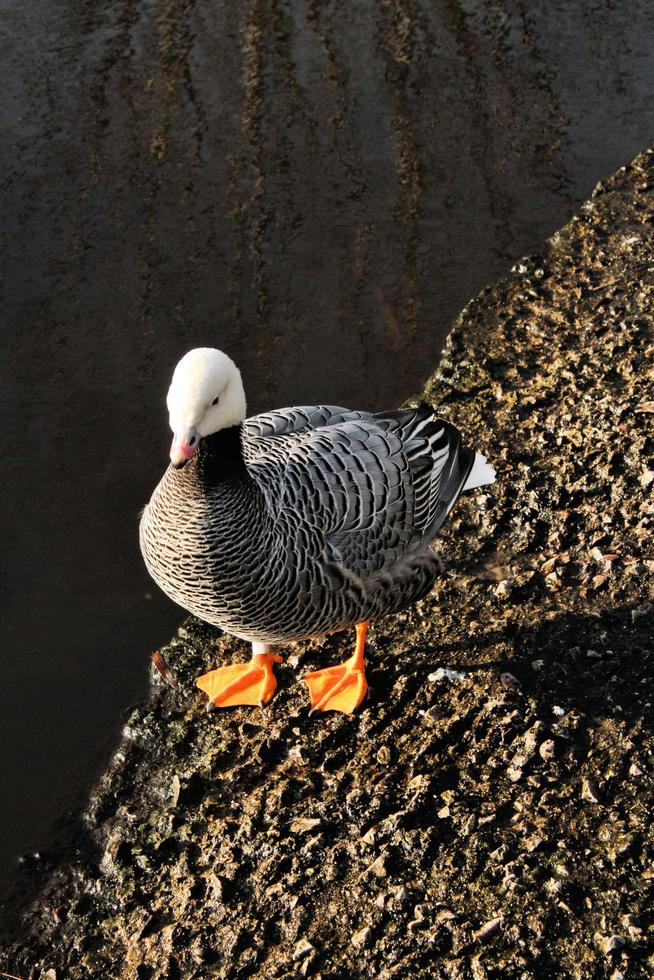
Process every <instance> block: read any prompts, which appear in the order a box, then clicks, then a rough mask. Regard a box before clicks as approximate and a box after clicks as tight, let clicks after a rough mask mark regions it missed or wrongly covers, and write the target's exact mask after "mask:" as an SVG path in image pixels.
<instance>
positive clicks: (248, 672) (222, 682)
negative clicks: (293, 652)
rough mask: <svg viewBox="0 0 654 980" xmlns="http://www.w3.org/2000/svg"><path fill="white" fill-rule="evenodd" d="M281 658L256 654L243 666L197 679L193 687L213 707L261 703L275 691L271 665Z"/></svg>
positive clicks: (270, 654)
mask: <svg viewBox="0 0 654 980" xmlns="http://www.w3.org/2000/svg"><path fill="white" fill-rule="evenodd" d="M281 662H282V658H281V657H278V656H277V655H276V654H273V653H255V654H253V656H252V659H251V660H250V661H249V662H248V663H245V664H229V665H228V666H227V667H217V668H216V669H215V670H210V671H209V672H208V673H207V674H202V676H201V677H198V678H197V680H196V682H195V683H196V685H197V686H198V687H199V688H200V690H201V691H204V693H205V694H206V695H207V696H208V698H209V704H210V705H211V706H212V707H214V708H232V707H234V706H235V705H239V704H243V705H245V704H258V705H260V706H261V707H263V705H264V704H268V702H269V701H270V700H271V699H272V696H273V694H274V693H275V691H276V689H277V680H276V678H275V674H274V672H273V664H280V663H281Z"/></svg>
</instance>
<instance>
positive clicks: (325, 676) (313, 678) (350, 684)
mask: <svg viewBox="0 0 654 980" xmlns="http://www.w3.org/2000/svg"><path fill="white" fill-rule="evenodd" d="M367 628H368V624H367V623H359V624H358V625H357V628H356V630H357V644H356V649H355V652H354V655H353V656H352V657H350V659H349V660H346V661H345V663H344V664H338V665H337V666H335V667H326V668H325V669H324V670H314V671H312V672H311V673H310V674H307V675H306V676H305V677H304V680H305V682H306V684H307V687H308V688H309V694H310V696H311V712H310V713H311V714H314V713H315V712H317V711H342V712H343V713H344V714H347V715H349V714H351V713H352V712H353V711H354V709H355V708H358V707H359V705H360V704H361V702H362V701H363V699H364V697H365V696H366V691H367V690H368V681H367V680H366V670H365V664H364V660H363V650H364V646H365V638H366V630H367Z"/></svg>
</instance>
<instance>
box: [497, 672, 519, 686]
mask: <svg viewBox="0 0 654 980" xmlns="http://www.w3.org/2000/svg"><path fill="white" fill-rule="evenodd" d="M500 681H501V683H502V686H503V687H505V688H506V689H507V691H519V690H520V681H519V680H518V678H517V677H516V676H515V674H511V673H509V671H508V670H505V671H504V673H503V674H500Z"/></svg>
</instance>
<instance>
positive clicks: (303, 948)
mask: <svg viewBox="0 0 654 980" xmlns="http://www.w3.org/2000/svg"><path fill="white" fill-rule="evenodd" d="M315 948H316V947H315V946H314V945H313V944H312V943H310V942H309V940H308V939H300V940H299V942H298V943H297V944H296V946H295V949H294V950H293V959H294V960H302V959H304V957H305V956H308V955H309V953H312V952H313V951H314V949H315Z"/></svg>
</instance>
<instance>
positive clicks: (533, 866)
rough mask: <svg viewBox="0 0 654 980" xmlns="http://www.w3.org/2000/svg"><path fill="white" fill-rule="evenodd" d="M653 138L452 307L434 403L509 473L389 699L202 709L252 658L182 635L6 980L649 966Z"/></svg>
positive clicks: (386, 672) (380, 665) (373, 638)
mask: <svg viewBox="0 0 654 980" xmlns="http://www.w3.org/2000/svg"><path fill="white" fill-rule="evenodd" d="M653 222H654V152H653V151H648V152H646V153H644V154H642V155H641V156H640V157H639V158H637V159H636V161H635V162H634V163H633V164H632V165H631V166H629V167H627V168H623V169H622V170H620V171H619V172H618V173H617V174H616V175H615V176H613V177H612V178H611V179H609V180H607V181H606V182H605V183H603V184H602V185H600V186H598V188H597V189H596V191H595V193H594V194H593V196H592V198H591V199H590V200H589V201H588V202H587V203H586V204H585V205H583V207H582V208H581V210H580V212H579V213H578V215H577V216H576V217H575V218H574V219H573V220H572V221H571V222H570V223H569V224H568V225H567V226H566V227H565V228H564V229H563V230H562V231H561V232H560V233H558V234H556V235H555V236H554V238H553V239H552V240H551V242H550V243H549V244H548V246H547V248H546V249H545V250H544V252H543V254H542V255H538V256H532V257H531V258H529V259H527V260H524V261H523V262H521V263H519V264H518V265H517V266H516V267H515V268H514V269H513V270H512V271H511V273H510V274H509V275H507V276H506V277H505V278H504V279H502V280H501V281H500V282H499V283H497V284H496V285H494V286H491V287H489V288H487V289H485V290H483V291H482V293H481V294H480V295H479V296H478V297H477V298H476V299H475V300H474V301H473V302H471V303H470V304H469V305H468V306H467V307H466V309H465V310H464V311H463V313H462V314H461V316H460V318H459V320H458V322H457V324H456V327H455V329H454V331H453V333H452V334H451V336H450V339H449V341H448V345H447V349H446V352H445V356H444V358H443V360H442V362H441V365H440V367H439V369H438V371H437V373H436V374H435V375H434V377H433V378H432V380H431V381H430V382H429V384H428V385H427V388H426V391H425V397H426V398H427V399H428V400H430V401H431V402H432V403H433V404H434V405H437V406H438V407H439V408H440V409H441V410H442V413H443V415H445V416H447V417H448V418H451V419H452V420H453V421H455V422H456V423H458V424H459V425H460V426H461V428H462V429H463V430H464V432H465V433H466V435H467V438H468V440H469V441H471V442H472V443H473V444H475V445H476V446H478V447H479V448H480V449H482V450H484V451H485V452H487V454H488V456H489V457H490V458H491V459H492V460H493V462H494V463H495V465H496V467H497V471H498V479H497V483H496V484H495V485H494V486H493V487H490V488H485V489H484V490H483V491H482V492H477V493H475V494H471V495H469V496H466V497H465V498H464V499H462V500H461V501H460V502H459V504H457V507H456V509H455V511H454V512H453V514H452V517H451V519H450V520H449V522H448V523H447V525H446V528H445V530H444V533H443V534H442V537H441V538H440V543H439V548H440V550H441V552H442V555H443V559H444V563H445V570H444V573H443V576H442V578H441V580H440V581H439V583H438V584H437V586H436V588H435V589H434V591H433V594H432V595H430V596H429V597H428V598H427V599H425V600H424V601H422V602H421V603H419V604H418V605H417V606H416V607H414V608H413V609H411V610H409V611H407V612H406V613H403V614H400V615H397V616H394V617H392V618H388V619H386V620H381V621H378V622H377V623H376V624H374V628H373V630H372V631H371V635H370V644H369V648H368V660H369V675H370V681H371V685H372V687H373V692H372V696H371V697H370V699H369V700H368V701H367V703H366V704H365V706H364V708H363V710H362V711H361V712H360V714H358V715H357V716H356V717H353V718H350V717H344V716H340V715H327V716H324V717H318V718H309V717H308V714H307V696H306V692H305V690H304V687H303V685H302V684H301V683H299V678H300V676H301V675H302V674H303V673H304V672H306V671H307V670H310V669H312V668H314V667H316V666H323V665H327V664H330V663H333V662H335V661H337V660H339V659H342V658H343V657H344V656H345V655H346V653H347V651H348V649H349V645H350V642H351V637H346V636H345V635H343V634H341V635H338V636H332V637H330V638H329V639H327V640H326V641H324V642H318V641H316V642H312V643H309V644H306V645H298V646H297V647H295V648H292V649H289V650H287V651H285V652H286V654H287V655H288V659H287V661H286V663H285V664H284V665H283V666H282V667H281V668H280V670H279V677H280V689H279V692H278V694H277V696H276V697H275V699H274V701H273V702H272V704H271V705H270V706H269V707H268V708H266V709H265V710H259V709H253V710H249V709H235V710H231V711H225V712H217V713H213V714H211V715H208V714H207V713H206V712H205V710H204V705H203V699H202V696H201V695H200V694H199V693H198V692H197V691H196V690H195V689H194V686H193V680H194V677H195V675H196V674H198V673H200V672H201V671H203V670H205V669H206V668H208V667H209V666H211V665H215V664H216V663H219V662H224V661H228V660H232V659H235V658H245V656H246V655H247V651H246V647H245V645H244V644H242V643H240V642H238V641H234V640H232V639H230V638H226V637H217V636H216V635H215V634H214V633H213V632H212V631H210V630H209V629H208V628H206V627H204V626H203V625H202V624H200V623H198V622H197V621H194V620H189V621H187V622H186V624H185V625H184V627H183V628H182V629H180V631H179V633H178V635H177V636H176V638H174V639H173V640H172V641H171V642H170V644H169V645H168V646H167V647H166V648H165V649H164V650H163V651H162V652H163V653H164V655H165V657H166V659H167V661H168V663H169V666H170V667H171V669H172V670H173V672H174V673H175V675H176V676H177V679H178V682H179V687H178V688H177V689H173V688H171V687H169V686H168V685H166V684H165V683H163V681H162V680H161V679H160V678H159V677H158V676H157V677H154V684H153V690H152V696H151V699H150V701H149V702H148V703H147V704H144V705H142V706H140V707H138V708H136V709H135V710H134V711H133V712H132V714H131V715H130V717H129V718H128V720H127V724H126V726H125V731H124V739H123V741H122V743H121V745H120V747H119V749H118V751H117V752H116V754H115V756H114V758H113V760H112V763H111V765H110V767H109V769H108V771H107V773H106V774H105V776H104V777H103V778H102V780H101V781H100V783H99V785H98V786H97V788H96V789H95V791H94V792H93V796H92V800H91V803H90V806H89V808H88V810H87V812H86V813H85V815H84V825H85V828H86V829H85V832H84V834H83V835H81V836H80V838H79V841H78V851H77V854H74V853H72V852H70V853H69V854H68V858H67V861H66V862H65V863H64V864H60V865H59V866H57V865H56V862H54V867H51V868H50V869H39V867H38V862H37V863H35V867H34V868H33V869H31V870H30V869H26V870H25V880H26V883H27V886H28V887H29V888H30V889H31V890H32V894H33V895H37V897H36V899H35V900H33V901H32V903H31V905H30V907H28V908H27V910H26V911H24V913H23V917H22V919H21V918H20V917H19V916H16V917H15V920H14V925H13V930H14V931H13V934H12V936H13V938H12V937H9V938H8V939H7V943H6V945H5V951H4V953H3V954H2V956H1V957H0V964H2V968H3V969H5V970H6V971H7V972H9V973H14V974H18V975H20V976H21V977H30V976H31V977H44V978H45V977H47V978H48V980H51V978H54V977H57V978H59V980H61V978H64V977H65V978H72V980H76V978H87V977H120V978H122V977H125V978H128V977H129V978H132V977H137V978H148V977H157V978H159V977H167V978H168V977H169V978H173V977H197V978H200V977H211V976H215V977H225V978H226V977H230V978H231V977H257V978H268V977H295V976H305V975H306V976H316V977H323V978H337V977H357V976H374V977H380V978H387V977H388V978H390V977H456V978H458V977H473V978H481V977H502V978H506V977H531V976H537V977H568V976H569V977H575V978H591V977H612V978H614V980H619V978H620V977H626V978H632V977H634V978H635V977H648V976H651V975H652V972H653V971H654V958H653V953H654V933H653V929H654V917H653V913H652V908H653V902H652V883H653V880H654V868H653V865H652V859H653V857H654V841H653V840H652V831H651V824H650V822H651V815H652V804H653V801H654V782H653V776H652V749H653V747H654V739H653V734H652V721H653V713H652V677H653V673H654V666H653V661H652V655H653V651H652V643H653V638H652V622H653V619H652V613H653V607H652V577H653V572H654V541H653V534H652V528H653V523H652V522H653V520H654V501H653V499H652V489H653V487H654V439H653V434H652V421H653V413H654V401H653V387H654V384H653V382H654V336H653V334H654V331H653V327H652V303H653V300H654V268H653V266H654V243H653V240H652V230H653Z"/></svg>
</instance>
